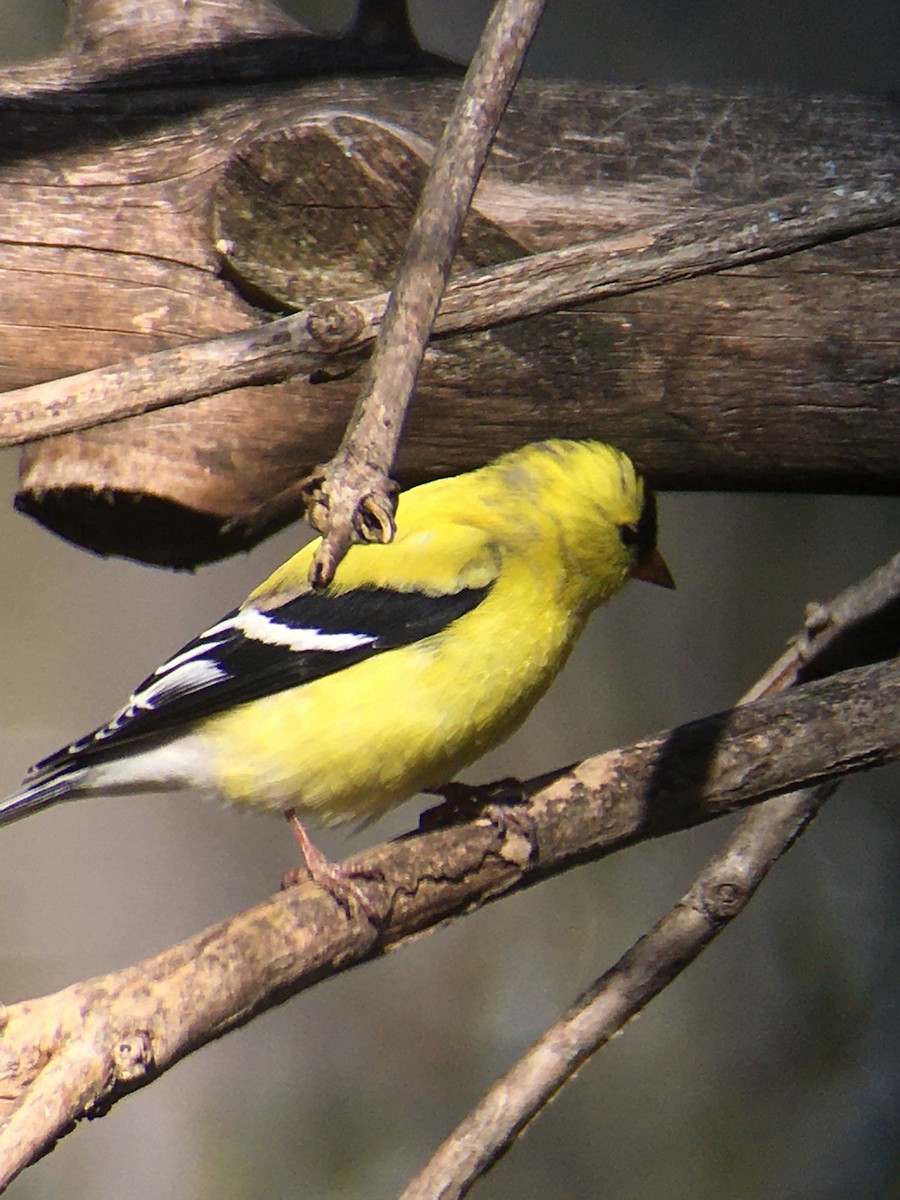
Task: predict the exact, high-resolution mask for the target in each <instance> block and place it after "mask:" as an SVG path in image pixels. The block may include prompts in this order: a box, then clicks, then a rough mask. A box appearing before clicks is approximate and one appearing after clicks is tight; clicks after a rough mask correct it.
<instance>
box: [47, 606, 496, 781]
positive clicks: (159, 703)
mask: <svg viewBox="0 0 900 1200" xmlns="http://www.w3.org/2000/svg"><path fill="white" fill-rule="evenodd" d="M490 586H491V585H490V584H488V585H486V586H483V587H469V588H462V589H460V590H459V591H456V592H452V593H449V594H440V595H429V594H427V593H425V592H419V591H398V590H394V589H392V588H387V587H365V588H357V589H355V590H353V591H348V592H343V593H339V594H337V595H335V594H328V593H319V592H304V593H302V594H300V595H298V596H295V597H293V598H291V599H289V600H287V601H286V602H284V603H283V604H280V605H278V606H276V607H274V608H271V609H267V610H263V609H260V608H254V607H247V608H240V609H236V610H235V611H234V612H231V613H229V614H228V615H227V616H226V617H224V618H223V619H222V620H221V621H219V622H218V624H216V625H213V626H212V628H210V629H207V630H206V632H205V633H202V634H201V635H200V636H199V637H198V638H195V639H194V641H192V642H189V643H188V644H187V645H186V646H185V647H184V648H183V649H182V650H180V651H179V652H178V653H177V654H175V655H173V656H172V658H170V659H169V660H168V661H167V662H165V663H163V665H162V666H161V667H158V668H157V670H155V671H154V672H153V674H152V675H150V676H149V678H147V679H145V680H144V682H143V683H142V684H141V685H140V687H138V688H137V689H136V691H135V692H134V694H133V695H132V696H131V698H130V699H129V701H128V703H127V704H126V705H125V706H124V707H123V708H121V709H120V710H119V712H117V713H116V714H115V716H114V717H112V719H111V720H110V721H108V722H107V724H105V725H103V726H101V727H100V728H99V729H97V730H95V731H94V732H93V733H89V734H88V735H87V736H85V737H83V738H80V739H79V740H78V741H77V742H73V743H72V745H70V746H67V747H65V748H64V749H62V750H59V751H57V752H56V753H55V754H52V755H51V756H50V757H49V758H45V759H43V760H42V761H41V762H39V763H38V764H37V765H36V766H34V767H33V768H32V769H31V771H30V772H29V780H31V779H34V778H36V777H38V778H39V777H42V776H46V775H55V774H56V773H57V772H58V771H60V770H61V769H65V768H77V767H81V766H88V765H89V764H90V763H91V762H96V761H98V760H99V759H105V758H109V757H114V756H116V755H118V754H119V753H121V752H122V751H123V750H130V749H131V748H132V743H136V742H139V741H144V740H145V739H147V738H156V737H165V736H167V735H170V734H173V733H177V732H180V731H184V730H185V729H186V727H188V726H189V725H190V724H192V723H193V722H195V721H198V720H200V719H202V718H204V717H209V716H212V715H214V714H215V713H219V712H223V711H225V710H227V709H231V708H233V707H234V706H235V705H238V704H244V703H246V702H247V701H250V700H258V699H260V698H261V697H263V696H269V695H272V694H273V693H275V692H279V691H283V690H285V689H286V688H293V687H297V686H299V685H301V684H305V683H310V682H311V681H312V680H315V679H319V678H321V677H322V676H324V675H330V674H332V673H334V672H335V671H342V670H344V669H345V668H346V667H350V666H352V665H353V664H354V663H358V662H361V661H362V660H363V659H366V658H369V657H371V656H372V655H374V654H381V653H383V652H384V651H386V650H392V649H396V648H397V647H400V646H407V645H410V644H412V643H413V642H417V641H420V640H421V639H423V638H427V637H431V636H432V635H434V634H437V633H440V631H441V630H443V629H446V627H447V626H448V625H450V624H451V623H452V622H453V621H455V620H457V619H458V618H459V617H461V616H463V615H464V614H465V613H467V612H469V611H471V610H472V609H473V608H475V607H476V606H477V605H478V604H480V603H481V601H482V600H483V599H484V598H485V596H486V595H487V593H488V592H489V591H490Z"/></svg>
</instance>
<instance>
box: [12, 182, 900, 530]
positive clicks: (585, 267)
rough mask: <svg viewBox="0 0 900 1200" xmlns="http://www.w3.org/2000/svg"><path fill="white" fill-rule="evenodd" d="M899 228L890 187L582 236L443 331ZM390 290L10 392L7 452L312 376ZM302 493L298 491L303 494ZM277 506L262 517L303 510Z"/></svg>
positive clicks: (504, 273) (453, 311)
mask: <svg viewBox="0 0 900 1200" xmlns="http://www.w3.org/2000/svg"><path fill="white" fill-rule="evenodd" d="M898 222H900V198H898V197H897V196H895V195H893V194H887V193H883V192H881V191H880V190H879V189H877V188H876V189H872V188H870V189H868V190H861V191H859V192H849V193H848V192H847V191H846V189H844V188H840V189H837V188H836V189H833V190H830V191H825V192H819V193H816V194H815V195H813V196H811V197H809V196H807V197H803V198H801V197H800V196H798V195H790V196H782V197H779V198H777V199H774V200H771V201H767V202H765V203H764V204H759V203H757V204H750V205H742V206H740V207H738V208H734V209H727V210H722V211H719V212H716V213H713V214H712V215H707V216H706V217H702V218H698V217H695V216H688V217H682V218H680V219H678V220H675V221H666V222H664V223H662V224H656V225H652V226H648V227H646V228H645V229H642V230H639V231H633V232H630V233H628V234H627V235H624V236H622V235H620V236H618V237H606V238H602V239H598V240H595V241H590V242H583V243H580V244H578V245H575V246H569V247H566V248H565V249H563V250H553V251H548V252H547V253H544V254H533V255H529V256H526V257H524V258H521V259H516V260H514V261H512V262H508V263H503V264H500V265H498V266H494V267H490V268H483V269H481V270H478V271H472V272H468V273H466V274H465V275H461V276H459V277H458V278H456V279H454V280H453V281H452V282H451V283H450V284H449V285H448V287H447V290H446V293H445V295H444V298H443V302H442V303H441V307H440V311H439V313H438V315H437V318H436V320H435V324H434V330H433V332H434V333H435V335H440V336H450V335H453V334H459V333H470V332H476V331H478V330H483V329H490V328H492V327H494V326H496V325H500V324H502V323H504V322H506V321H513V320H518V319H521V318H523V317H532V316H540V315H542V314H544V313H549V312H555V311H557V310H558V309H560V308H563V307H565V306H567V305H571V304H579V303H584V302H586V301H589V300H599V299H605V298H608V297H611V296H624V295H629V294H631V293H633V292H638V291H644V290H646V289H647V288H652V287H659V286H661V285H664V284H669V283H673V282H676V281H678V280H682V279H692V278H696V277H697V276H699V275H708V274H714V273H716V272H719V271H724V270H732V269H734V268H736V267H742V266H746V265H748V264H750V263H753V262H758V261H760V260H761V259H766V258H773V257H779V256H783V255H787V254H794V253H797V252H798V251H800V250H803V249H808V248H810V247H812V246H816V245H821V244H822V243H823V242H826V241H829V240H833V239H835V238H844V237H850V236H852V235H853V234H857V233H863V232H866V231H869V230H872V229H880V228H884V227H886V226H889V225H892V224H896V223H898ZM386 304H387V293H384V292H381V293H377V294H376V295H372V296H366V297H361V298H360V299H359V300H356V301H354V302H353V303H350V302H349V301H340V300H326V301H321V302H318V303H315V304H313V305H311V306H310V307H309V308H306V309H304V310H303V311H302V312H297V313H292V314H291V315H290V316H288V317H282V318H280V319H279V320H276V321H271V322H268V323H267V324H265V325H258V326H254V327H253V328H251V329H246V330H241V331H239V332H237V333H231V334H228V335H226V336H224V337H217V338H208V339H206V340H204V341H200V342H195V343H191V344H190V345H187V346H177V347H173V348H171V349H167V350H160V351H157V352H156V353H154V354H146V355H141V356H140V357H136V358H134V359H131V360H130V361H129V362H127V363H117V364H114V365H111V366H106V367H98V368H96V369H95V370H92V371H85V372H82V373H81V374H78V375H70V376H68V377H66V378H63V379H55V380H51V381H48V382H46V383H38V384H32V385H31V386H29V387H23V388H18V389H16V390H14V391H11V392H6V393H5V394H3V395H2V396H0V446H12V445H21V444H23V443H25V442H30V441H36V440H38V439H40V438H44V437H53V436H55V435H57V434H61V433H72V432H75V431H77V430H81V429H90V428H92V427H93V426H95V425H101V424H105V423H107V422H110V421H118V420H122V419H124V418H125V417H131V416H136V415H138V414H140V413H144V412H151V411H153V410H154V409H158V408H165V407H167V406H169V405H173V404H184V403H186V402H188V401H190V400H195V399H198V398H199V397H201V396H209V395H213V394H215V393H216V392H223V391H229V390H230V389H231V388H236V387H246V386H249V385H252V384H266V383H280V382H283V381H284V380H287V379H289V378H290V377H291V376H293V375H296V374H298V373H300V372H308V373H312V372H314V371H319V370H322V369H325V368H329V367H330V368H331V369H334V367H335V365H336V358H337V365H340V358H339V356H340V355H346V354H348V353H352V354H355V355H358V354H359V353H360V352H362V351H364V350H366V349H367V348H368V347H369V346H371V343H372V342H373V340H374V339H375V337H376V336H377V333H378V331H379V329H380V327H381V320H382V317H383V314H384V310H385V306H386ZM295 490H296V489H292V492H293V491H295ZM300 507H301V505H300V501H299V500H298V499H297V498H294V499H293V501H291V500H289V499H288V494H287V493H284V494H283V498H282V499H280V500H279V499H278V498H276V500H275V501H274V502H273V512H272V513H270V514H268V516H266V515H265V514H262V515H256V516H255V520H256V522H257V524H258V525H260V526H263V525H265V523H266V522H267V521H271V520H273V519H274V515H275V513H274V510H275V509H277V510H278V511H279V512H283V511H285V510H289V511H290V512H291V515H296V513H297V512H299V511H300Z"/></svg>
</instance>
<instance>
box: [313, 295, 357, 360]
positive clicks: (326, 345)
mask: <svg viewBox="0 0 900 1200" xmlns="http://www.w3.org/2000/svg"><path fill="white" fill-rule="evenodd" d="M365 327H366V320H365V317H364V316H363V314H362V312H361V311H360V310H359V309H358V308H357V307H356V305H355V304H350V303H349V302H348V301H346V300H322V301H319V302H318V303H317V304H313V305H311V306H310V309H309V314H308V316H307V318H306V332H307V333H308V334H309V336H310V337H311V338H312V339H313V341H314V342H315V343H316V345H317V346H318V347H319V349H320V350H322V351H323V352H324V353H326V354H334V353H336V352H337V351H338V350H342V349H344V348H345V347H347V346H350V345H352V343H353V342H355V341H356V339H357V338H358V337H359V336H360V334H361V333H362V332H363V330H364V329H365Z"/></svg>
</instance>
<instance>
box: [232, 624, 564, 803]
mask: <svg viewBox="0 0 900 1200" xmlns="http://www.w3.org/2000/svg"><path fill="white" fill-rule="evenodd" d="M483 615H484V614H482V616H483ZM463 620H465V618H463ZM461 623H462V622H459V623H458V624H461ZM504 637H506V638H507V640H508V635H505V634H504V636H500V635H499V634H498V637H497V638H489V639H488V640H487V642H486V643H485V642H484V641H483V640H481V639H479V643H478V644H477V645H476V646H474V648H473V646H472V645H470V644H469V642H468V639H462V638H456V637H454V638H449V637H442V636H439V637H436V638H432V639H429V640H428V641H427V642H422V643H418V644H416V645H414V646H409V647H406V648H403V649H400V650H392V651H388V652H386V653H384V654H381V655H376V656H375V657H373V658H372V659H369V660H367V661H365V662H362V663H357V664H356V665H355V666H353V667H351V668H348V669H347V670H346V671H343V672H338V673H336V674H334V675H330V676H326V677H324V678H322V679H318V680H315V681H314V682H312V683H309V684H306V685H304V686H302V687H298V688H295V689H293V691H292V692H289V693H281V694H279V695H277V696H272V697H267V698H265V699H262V700H257V701H254V702H253V707H254V708H255V710H256V711H255V713H254V714H253V715H254V720H253V721H251V722H248V721H247V720H246V719H245V720H241V719H240V718H239V716H238V715H237V714H235V715H232V714H226V715H224V716H223V717H221V718H219V719H217V720H215V721H213V722H210V725H209V727H208V730H209V732H208V736H209V737H210V738H211V739H212V745H213V763H214V767H213V769H214V772H215V774H216V776H217V779H218V782H219V790H220V791H221V793H222V795H223V796H224V798H225V799H226V800H228V801H230V802H232V803H236V804H240V805H244V806H249V807H253V808H260V807H261V808H274V809H286V808H296V809H298V810H299V811H301V812H303V813H304V814H313V815H314V816H316V817H317V819H318V820H319V821H320V822H322V823H325V824H339V823H342V822H346V821H350V822H352V821H358V820H362V819H365V818H368V817H372V816H378V815H380V814H382V813H384V812H386V811H387V810H388V809H390V808H392V807H393V806H394V805H396V804H399V803H401V802H402V801H403V800H406V799H408V798H409V797H410V796H412V795H414V794H415V793H416V792H418V791H421V790H423V789H426V788H429V787H437V786H439V785H440V784H442V783H446V782H448V781H449V780H450V779H451V778H452V777H453V776H454V775H455V774H456V772H457V771H459V770H460V769H462V768H463V767H465V766H467V765H468V764H469V763H471V762H473V761H474V760H475V759H477V758H478V757H480V755H481V754H483V753H484V752H485V751H487V750H488V749H490V748H491V747H492V746H494V745H496V744H497V743H498V742H500V741H502V740H503V738H505V737H506V736H508V734H509V733H511V732H512V731H513V730H514V729H515V728H516V727H517V726H518V725H519V724H520V723H521V721H522V720H523V719H524V717H525V716H526V715H527V713H528V712H529V711H530V709H531V707H532V706H533V705H534V703H535V702H536V700H537V699H538V698H539V696H540V695H541V694H542V693H543V692H544V691H545V690H546V688H547V686H548V685H549V683H550V682H551V680H552V679H553V677H554V676H555V675H556V673H557V671H558V669H559V666H560V665H561V663H562V660H563V658H564V656H565V650H564V646H565V639H563V638H561V637H548V636H547V631H546V630H545V631H544V635H543V637H542V638H540V639H535V641H536V642H537V643H538V644H537V645H535V646H531V645H528V644H527V639H525V642H526V644H523V639H522V638H521V637H517V638H516V639H515V647H514V648H513V647H511V646H509V645H506V644H504ZM513 650H514V652H513ZM351 684H352V686H351Z"/></svg>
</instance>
